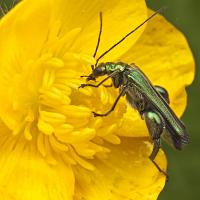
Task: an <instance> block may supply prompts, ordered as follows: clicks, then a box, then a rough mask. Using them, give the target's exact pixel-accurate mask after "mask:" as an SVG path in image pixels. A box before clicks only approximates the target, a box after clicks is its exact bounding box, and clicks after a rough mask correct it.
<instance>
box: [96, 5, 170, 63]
mask: <svg viewBox="0 0 200 200" xmlns="http://www.w3.org/2000/svg"><path fill="white" fill-rule="evenodd" d="M165 8H166V7H162V8H160V9H158V10H156V11H155V13H154V14H152V15H151V16H150V17H148V18H147V19H146V20H145V21H143V22H142V23H141V24H140V25H139V26H137V27H136V28H134V29H133V30H132V31H130V32H129V33H128V34H126V35H125V36H124V37H123V38H122V39H121V40H119V41H118V42H117V43H115V44H114V45H113V46H112V47H110V48H109V49H108V50H107V51H105V52H104V53H103V54H101V55H100V56H99V57H98V58H97V60H96V64H95V66H96V65H97V64H98V62H99V60H100V59H101V58H102V57H104V56H105V55H106V54H107V53H108V52H110V51H111V50H112V49H114V48H115V47H116V46H117V45H118V44H120V43H121V42H122V41H124V40H125V39H126V38H127V37H128V36H130V35H131V34H132V33H134V32H135V31H137V30H138V29H139V28H140V27H142V26H143V25H144V24H145V23H146V22H148V21H149V20H150V19H152V18H153V17H154V16H156V15H157V14H158V13H160V12H161V11H162V10H163V9H165Z"/></svg>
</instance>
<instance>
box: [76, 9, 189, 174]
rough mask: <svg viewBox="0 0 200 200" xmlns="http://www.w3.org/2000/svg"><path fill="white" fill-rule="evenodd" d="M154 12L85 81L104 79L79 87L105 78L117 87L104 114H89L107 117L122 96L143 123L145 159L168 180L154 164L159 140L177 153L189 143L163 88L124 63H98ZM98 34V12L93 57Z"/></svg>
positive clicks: (136, 68) (132, 66)
mask: <svg viewBox="0 0 200 200" xmlns="http://www.w3.org/2000/svg"><path fill="white" fill-rule="evenodd" d="M159 11H160V10H158V11H156V12H155V13H154V14H153V15H151V16H150V17H149V18H147V19H146V20H145V21H144V22H143V23H142V24H140V25H139V26H137V27H136V28H135V29H134V30H132V31H131V32H129V33H128V34H127V35H126V36H125V37H123V38H122V39H121V40H120V41H119V42H117V43H116V44H114V45H113V46H112V47H111V48H110V49H108V50H107V51H106V52H104V53H103V54H102V55H101V56H100V57H99V58H98V59H97V63H96V65H95V66H92V73H91V74H90V75H88V76H82V77H87V81H89V80H96V78H98V77H100V76H105V75H107V77H106V78H105V79H103V80H102V81H101V82H99V83H98V84H97V85H94V84H90V83H86V84H81V85H80V87H79V88H84V87H95V88H97V87H99V86H101V85H103V83H104V82H105V81H106V80H108V79H109V78H111V79H112V85H113V86H114V87H115V88H119V95H118V96H117V98H116V100H115V102H114V103H113V105H112V107H111V108H110V109H109V110H108V111H107V112H105V113H103V114H100V113H96V112H93V114H94V117H105V116H107V115H109V114H110V113H111V112H112V111H113V110H114V109H115V107H116V105H117V102H118V101H119V99H120V98H121V97H122V96H125V97H126V100H127V102H128V103H129V104H130V105H131V106H132V107H133V108H134V109H136V110H137V111H138V112H139V114H140V116H141V118H142V119H143V120H145V123H146V125H147V128H148V131H149V135H150V138H151V140H152V142H153V150H152V153H151V155H150V156H149V158H150V160H151V161H152V162H153V163H154V165H155V166H156V167H157V169H158V170H159V171H160V172H161V173H163V174H164V175H166V177H168V175H167V172H165V171H163V170H162V169H161V168H160V167H159V166H158V164H157V163H156V162H155V161H154V160H155V158H156V155H157V154H158V151H159V149H160V146H161V138H162V139H164V140H165V141H166V142H167V143H168V144H169V145H171V146H172V147H174V148H175V149H177V150H181V149H182V148H183V146H184V145H186V144H188V143H189V136H188V133H187V130H186V128H185V126H184V124H183V123H182V122H181V120H180V119H179V118H178V117H177V116H176V114H175V113H174V111H173V110H172V109H171V108H170V106H169V95H168V92H167V90H166V89H165V88H163V87H161V86H154V85H153V84H152V83H151V81H150V80H149V79H148V77H147V76H146V75H145V74H144V73H143V72H142V71H141V70H140V69H139V67H137V66H136V65H135V64H127V63H124V62H105V63H100V64H98V61H99V59H100V58H102V57H103V56H104V55H105V54H107V53H108V52H109V51H110V50H112V49H113V48H114V47H115V46H117V45H118V44H119V43H121V42H122V41H123V40H124V39H125V38H126V37H128V36H129V35H130V34H132V33H133V32H135V31H136V30H137V29H138V28H140V27H141V26H142V25H143V24H144V23H146V22H147V21H148V20H150V19H151V18H152V17H154V16H155V15H156V14H158V13H159ZM101 31H102V13H100V33H99V37H98V43H97V47H96V50H95V53H94V57H95V55H96V52H97V49H98V45H99V42H100V35H101Z"/></svg>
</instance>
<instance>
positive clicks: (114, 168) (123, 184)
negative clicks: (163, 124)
mask: <svg viewBox="0 0 200 200" xmlns="http://www.w3.org/2000/svg"><path fill="white" fill-rule="evenodd" d="M108 146H109V149H110V150H111V152H110V154H109V156H108V157H107V159H105V160H101V161H99V160H96V161H94V165H95V166H96V169H95V170H94V171H93V172H92V173H91V172H88V171H86V170H83V169H81V168H77V171H76V178H77V187H76V191H75V195H76V196H75V200H76V199H77V200H78V199H81V197H82V198H84V199H86V200H94V199H95V200H102V199H104V200H110V199H113V200H121V199H123V200H128V199H134V200H137V199H138V200H146V199H149V200H154V199H157V197H158V194H159V193H160V191H161V190H162V188H163V185H164V183H165V176H164V175H163V174H161V173H160V172H159V171H158V170H157V168H156V167H155V166H154V164H153V163H152V162H151V161H150V160H149V158H148V156H149V155H150V153H151V149H152V148H151V145H150V143H149V142H148V141H145V139H123V141H122V143H121V145H108ZM156 162H157V163H158V165H159V166H160V167H161V168H162V169H164V170H166V158H165V155H164V153H163V152H162V151H160V152H159V154H158V157H157V158H156Z"/></svg>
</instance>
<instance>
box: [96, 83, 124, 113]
mask: <svg viewBox="0 0 200 200" xmlns="http://www.w3.org/2000/svg"><path fill="white" fill-rule="evenodd" d="M127 86H128V85H124V86H122V89H121V91H120V93H119V95H118V97H117V98H116V100H115V102H114V103H113V105H112V107H111V108H110V110H109V111H107V112H106V113H103V114H100V113H96V112H92V113H93V114H94V117H105V116H107V115H109V114H110V113H111V112H112V111H114V109H115V107H116V105H117V103H118V101H119V99H120V97H121V96H123V95H124V94H125V91H126V88H127Z"/></svg>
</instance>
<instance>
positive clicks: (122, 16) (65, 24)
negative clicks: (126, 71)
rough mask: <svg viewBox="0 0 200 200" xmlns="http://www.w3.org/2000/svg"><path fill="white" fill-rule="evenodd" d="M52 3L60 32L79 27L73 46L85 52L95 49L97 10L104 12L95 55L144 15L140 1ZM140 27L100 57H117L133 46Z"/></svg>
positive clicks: (105, 48) (134, 25)
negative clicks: (79, 30)
mask: <svg viewBox="0 0 200 200" xmlns="http://www.w3.org/2000/svg"><path fill="white" fill-rule="evenodd" d="M53 4H54V5H53V8H54V10H55V15H58V18H60V20H61V24H62V27H61V30H60V34H61V35H64V34H65V32H67V31H69V30H70V29H72V28H75V27H81V28H82V32H81V34H80V35H79V37H78V38H77V40H76V41H75V44H74V45H73V49H76V50H78V51H80V52H83V53H84V54H85V53H88V54H90V55H93V53H94V51H95V48H96V43H97V39H98V34H99V26H100V25H99V24H100V22H99V21H100V19H99V13H100V11H101V12H102V13H103V31H102V37H101V41H100V47H99V51H98V53H97V57H98V55H100V54H101V53H103V52H104V51H106V50H107V49H108V48H110V47H111V46H112V45H114V44H115V43H116V42H118V40H120V39H121V38H122V37H123V36H124V35H126V34H127V33H128V32H129V31H130V30H132V29H133V28H134V27H136V26H137V25H139V24H140V23H142V22H143V21H144V20H145V18H146V16H147V9H146V4H145V1H143V0H132V1H129V0H124V1H118V0H111V1H105V0H87V1H85V0H73V1H66V0H59V1H54V3H53ZM127 5H128V6H127ZM143 29H144V27H142V28H141V29H140V30H138V31H137V32H135V33H134V35H132V36H131V37H130V38H129V39H127V40H126V41H124V43H123V45H119V46H118V47H117V48H116V49H115V50H113V51H111V52H110V53H109V54H108V55H107V56H105V58H104V59H102V60H107V61H110V60H113V59H116V58H117V57H118V56H119V55H121V54H122V53H123V52H124V51H126V50H127V49H128V48H129V47H130V46H131V45H133V43H134V42H135V41H136V40H137V39H138V37H139V36H140V35H141V33H142V32H143ZM102 60H101V61H102Z"/></svg>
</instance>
